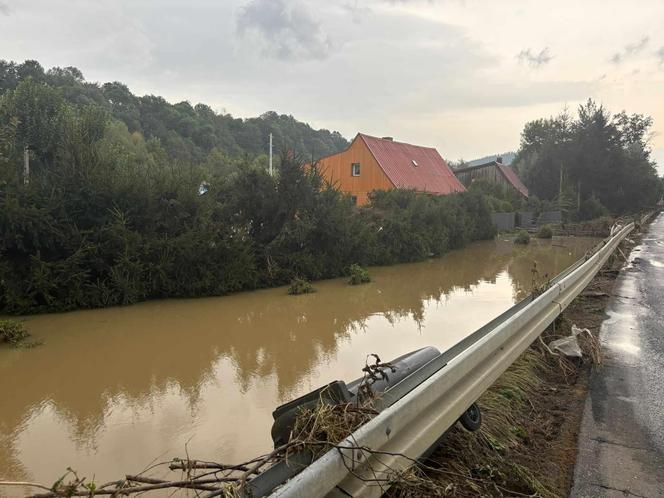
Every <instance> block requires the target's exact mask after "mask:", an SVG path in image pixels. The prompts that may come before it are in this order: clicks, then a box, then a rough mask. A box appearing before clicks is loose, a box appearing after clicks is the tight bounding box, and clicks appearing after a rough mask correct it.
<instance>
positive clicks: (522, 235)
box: [514, 230, 530, 245]
mask: <svg viewBox="0 0 664 498" xmlns="http://www.w3.org/2000/svg"><path fill="white" fill-rule="evenodd" d="M514 243H515V244H523V245H526V244H530V234H529V233H528V232H527V231H525V230H519V232H518V233H517V234H516V238H515V239H514Z"/></svg>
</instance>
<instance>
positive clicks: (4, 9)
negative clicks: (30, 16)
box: [0, 2, 12, 16]
mask: <svg viewBox="0 0 664 498" xmlns="http://www.w3.org/2000/svg"><path fill="white" fill-rule="evenodd" d="M11 12H12V9H10V8H9V5H7V4H6V3H5V2H0V14H4V15H6V16H8V15H9V14H11Z"/></svg>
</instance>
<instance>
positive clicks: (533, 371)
mask: <svg viewBox="0 0 664 498" xmlns="http://www.w3.org/2000/svg"><path fill="white" fill-rule="evenodd" d="M639 240H640V235H639V234H638V233H635V232H633V233H632V234H631V236H630V238H629V239H627V240H626V241H624V242H623V243H622V244H621V246H620V251H616V253H615V254H614V255H613V256H612V257H611V258H610V260H609V261H608V262H607V264H606V265H605V266H604V267H603V268H602V270H601V271H600V272H599V273H598V274H597V276H596V277H595V278H594V279H593V280H592V282H591V283H590V284H589V286H588V287H587V288H586V289H585V290H584V292H583V293H582V294H581V295H580V296H579V297H577V299H575V300H574V301H573V302H572V304H571V305H570V306H569V307H568V308H567V309H566V310H565V311H564V313H563V314H562V315H561V316H560V317H558V319H557V320H556V321H555V323H554V324H552V325H551V326H550V327H549V329H547V330H546V331H545V332H544V334H542V339H543V341H539V340H538V341H535V343H534V344H533V345H532V346H531V347H530V348H529V350H527V351H526V353H524V355H523V356H522V357H521V358H520V359H519V360H518V361H517V362H516V363H515V364H514V365H513V366H512V367H510V369H509V370H508V371H507V372H505V374H503V376H501V378H500V379H499V380H498V381H497V382H496V384H494V386H492V388H491V389H490V390H489V391H487V392H486V393H485V394H484V395H483V396H482V398H480V400H479V401H478V404H479V406H480V408H481V409H482V413H483V425H482V429H481V430H480V431H478V432H474V433H470V432H467V431H465V430H463V429H461V428H460V427H455V428H454V429H452V431H451V432H450V433H449V434H448V436H447V437H446V438H445V440H444V443H443V445H441V447H440V448H439V449H437V450H436V451H435V452H434V454H433V455H432V456H431V457H430V459H429V460H428V461H427V462H426V463H425V464H424V465H423V467H422V469H421V470H415V471H409V472H407V473H404V474H403V475H402V476H401V477H400V479H399V483H398V484H397V485H396V486H394V487H393V488H392V490H391V491H390V493H389V494H390V495H391V496H404V497H406V496H407V497H411V496H413V497H415V496H417V497H420V496H455V497H456V496H458V497H471V496H472V497H476V496H497V497H500V496H541V497H545V498H548V497H566V496H568V495H569V491H570V489H571V486H572V477H573V472H574V464H575V461H576V454H577V439H578V433H579V429H580V426H581V419H582V416H583V407H584V402H585V399H586V394H587V383H588V378H589V374H590V372H591V369H592V368H601V351H600V348H599V342H598V340H597V338H598V337H599V329H600V326H601V324H602V321H603V320H604V318H605V317H606V315H605V312H604V310H605V308H606V306H607V304H608V302H609V299H610V297H611V295H612V293H613V288H614V283H615V279H616V277H617V274H618V272H619V270H620V268H621V267H622V266H623V265H624V263H625V259H624V257H625V256H626V255H628V254H629V252H630V251H631V249H632V248H633V247H634V246H635V245H636V244H637V243H638V241H639ZM572 324H576V325H577V326H578V327H580V328H587V329H589V330H590V331H591V332H592V335H593V338H590V337H588V336H587V335H585V334H584V339H583V340H582V341H580V342H581V346H582V349H583V352H584V359H583V360H582V361H578V360H575V361H571V360H568V359H566V358H564V357H561V356H556V355H553V354H551V352H550V351H549V350H548V349H547V347H546V346H545V344H548V343H549V342H550V341H552V340H553V339H556V338H558V337H562V336H565V335H569V333H570V331H571V327H572ZM457 425H458V424H457Z"/></svg>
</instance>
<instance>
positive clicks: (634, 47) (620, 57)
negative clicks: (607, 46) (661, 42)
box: [611, 36, 650, 64]
mask: <svg viewBox="0 0 664 498" xmlns="http://www.w3.org/2000/svg"><path fill="white" fill-rule="evenodd" d="M649 42H650V37H648V36H644V37H643V38H641V39H640V40H639V41H638V42H635V43H628V44H627V45H625V48H624V49H623V50H622V51H620V52H616V53H615V54H613V55H612V56H611V62H613V63H614V64H620V63H621V62H622V61H624V60H625V59H629V58H630V57H632V56H634V55H636V54H638V53H639V52H641V51H642V50H643V49H644V48H646V46H647V45H648V43H649Z"/></svg>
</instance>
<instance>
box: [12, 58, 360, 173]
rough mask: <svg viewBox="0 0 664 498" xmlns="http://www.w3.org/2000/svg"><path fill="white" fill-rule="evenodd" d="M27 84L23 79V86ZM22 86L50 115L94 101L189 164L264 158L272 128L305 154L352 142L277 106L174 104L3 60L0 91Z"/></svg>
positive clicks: (283, 144)
mask: <svg viewBox="0 0 664 498" xmlns="http://www.w3.org/2000/svg"><path fill="white" fill-rule="evenodd" d="M28 82H29V83H28ZM22 83H25V85H23V86H21V84H22ZM17 89H18V95H19V96H20V95H24V96H25V97H27V95H26V92H27V91H30V92H32V94H33V96H34V97H35V98H37V97H38V98H40V99H41V101H40V102H39V104H37V103H36V102H35V104H36V105H39V106H44V107H45V108H46V109H47V110H48V112H49V114H48V118H49V119H53V113H54V112H55V111H56V110H57V109H58V108H61V107H62V106H63V105H64V104H65V103H66V104H67V105H68V106H70V107H71V108H73V109H78V110H82V109H84V108H86V107H88V106H93V107H95V108H97V109H98V110H99V111H100V112H101V111H103V112H106V113H107V114H108V115H109V116H110V117H112V118H113V119H115V120H117V121H118V122H119V123H122V124H123V125H124V126H126V127H127V130H128V132H129V133H130V134H133V133H137V134H140V135H141V136H142V137H143V138H144V139H145V140H146V141H148V142H149V141H158V143H159V146H160V147H161V148H162V149H163V150H164V152H166V153H167V154H168V155H169V156H170V157H172V158H173V159H176V160H178V161H180V162H182V163H185V164H189V163H193V162H201V161H204V160H206V159H208V158H210V157H212V158H217V157H219V156H225V157H227V158H229V159H234V158H249V159H251V160H255V159H256V158H259V161H262V163H264V162H265V158H264V157H261V156H263V155H264V154H266V153H267V150H268V143H269V138H268V137H269V134H270V133H272V134H273V142H274V149H275V153H276V154H277V155H279V154H280V153H281V152H283V151H285V150H287V149H292V150H294V151H296V152H298V153H300V154H302V155H303V156H304V157H307V158H310V157H312V156H313V157H321V156H324V155H327V154H332V153H334V152H337V151H339V150H341V149H343V148H345V147H346V146H347V145H348V142H347V141H346V139H345V138H344V137H342V136H341V134H340V133H339V132H336V131H335V132H330V131H328V130H314V129H313V128H311V127H310V126H309V125H308V124H306V123H302V122H300V121H298V120H296V119H295V118H293V117H292V116H287V115H279V114H277V113H276V112H266V113H264V114H263V115H261V116H259V117H256V118H249V119H240V118H234V117H233V116H231V115H230V114H225V113H216V112H215V111H213V110H212V108H210V107H209V106H207V105H205V104H196V105H193V106H192V105H191V104H190V103H189V102H179V103H176V104H171V103H169V102H167V101H166V100H165V99H164V98H162V97H158V96H154V95H145V96H142V97H141V96H137V95H134V94H132V93H131V91H130V90H129V88H127V86H126V85H124V84H123V83H119V82H117V81H116V82H111V83H104V84H98V83H92V82H88V81H86V80H85V79H84V77H83V74H82V73H81V71H80V70H78V69H77V68H75V67H66V68H60V67H54V68H51V69H49V70H44V68H42V66H41V65H40V64H39V63H38V62H36V61H30V60H28V61H25V62H24V63H22V64H17V63H14V62H7V61H4V60H0V95H2V94H4V93H6V92H8V91H15V90H17ZM24 117H25V116H24ZM38 124H39V123H38V122H35V123H33V124H32V125H31V126H33V127H35V126H37V125H38ZM42 127H43V128H44V130H37V129H35V130H34V131H33V133H34V134H43V135H48V134H49V133H52V132H54V131H55V127H53V126H52V123H51V122H48V121H45V122H44V123H43V126H42ZM46 130H51V131H50V132H49V131H46ZM22 138H27V137H22ZM31 138H36V137H35V136H34V135H33V137H31ZM43 140H47V137H46V136H42V137H41V138H40V139H39V140H38V141H37V142H35V143H30V142H29V141H26V142H25V144H22V145H28V146H30V147H31V148H33V149H35V151H36V152H39V151H40V150H39V149H40V147H43V146H47V144H46V143H44V142H43Z"/></svg>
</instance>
